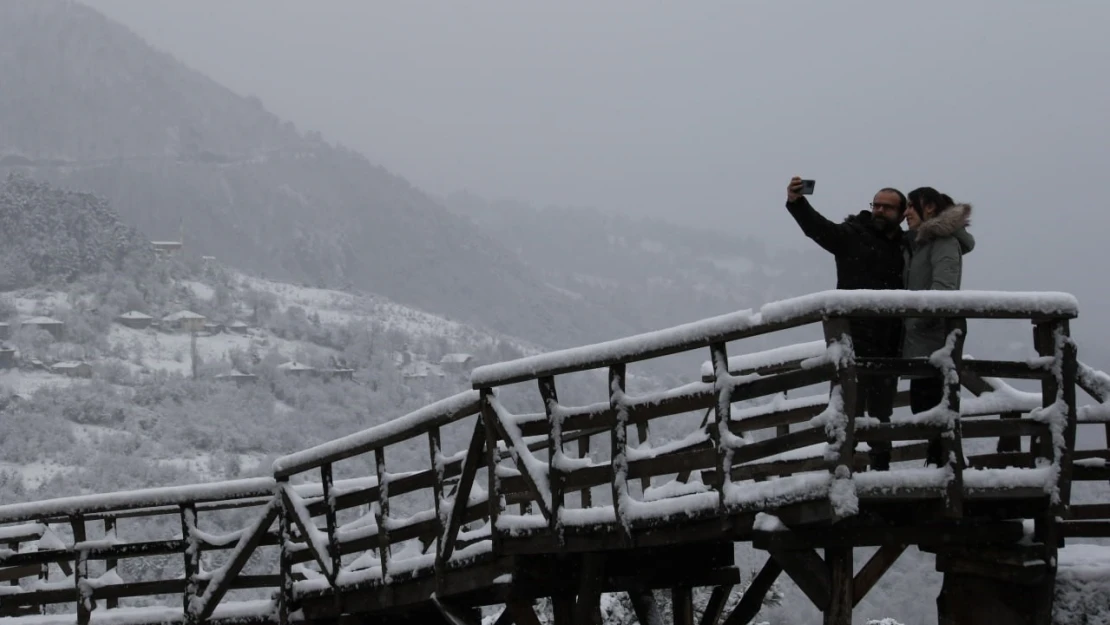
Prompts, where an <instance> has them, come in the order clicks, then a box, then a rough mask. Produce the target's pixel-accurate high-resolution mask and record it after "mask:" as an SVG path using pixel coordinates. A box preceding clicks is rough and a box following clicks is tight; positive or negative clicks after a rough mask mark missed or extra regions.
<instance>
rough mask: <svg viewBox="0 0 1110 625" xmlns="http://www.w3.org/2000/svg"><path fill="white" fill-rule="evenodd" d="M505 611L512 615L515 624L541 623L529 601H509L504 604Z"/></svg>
mask: <svg viewBox="0 0 1110 625" xmlns="http://www.w3.org/2000/svg"><path fill="white" fill-rule="evenodd" d="M505 612H506V613H507V614H509V615H511V616H512V619H513V621H514V622H515V623H516V625H541V624H540V619H539V617H537V616H536V610H535V608H533V607H532V602H531V601H523V600H518V601H510V602H508V603H506V604H505Z"/></svg>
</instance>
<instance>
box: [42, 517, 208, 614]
mask: <svg viewBox="0 0 1110 625" xmlns="http://www.w3.org/2000/svg"><path fill="white" fill-rule="evenodd" d="M192 508H193V514H194V515H195V514H196V509H197V508H196V506H195V505H194V506H193V507H192ZM103 523H104V535H105V536H115V534H116V518H115V517H112V516H107V517H104V519H103ZM117 564H119V561H118V560H117V559H116V558H107V559H106V560H104V570H105V572H108V571H114V570H116V565H117ZM43 568H44V569H46V570H48V567H45V566H44V567H43ZM107 607H108V609H109V610H114V609H115V608H118V607H119V599H117V598H116V597H111V598H109V599H108V600H107Z"/></svg>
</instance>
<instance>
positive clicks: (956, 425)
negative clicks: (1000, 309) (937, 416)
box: [941, 318, 967, 518]
mask: <svg viewBox="0 0 1110 625" xmlns="http://www.w3.org/2000/svg"><path fill="white" fill-rule="evenodd" d="M944 333H945V336H948V337H951V336H952V335H953V334H955V345H953V347H952V354H951V359H952V367H953V370H952V371H949V370H947V369H942V370H941V374H942V375H944V376H945V385H944V389H945V393H944V401H945V402H947V405H948V410H949V412H950V413H951V414H954V415H959V414H960V389H961V385H960V377H959V372H960V369H961V368H962V366H963V352H964V341H965V340H966V339H967V320H966V319H962V318H949V319H945V324H944ZM960 432H961V423H960V419H959V416H956V417H955V418H954V419H953V423H952V428H951V431H950V432H946V433H945V435H944V437H943V438H941V448H942V449H943V450H944V452H945V453H944V458H945V460H946V462H947V464H948V466H949V468H950V469H951V471H952V479H951V480H949V481H948V485H947V487H946V489H945V493H944V503H945V508H944V510H945V515H946V516H948V517H950V518H960V517H962V516H963V514H964V468H965V467H966V466H967V460H966V459H965V458H964V445H963V438H962V437H961V434H960Z"/></svg>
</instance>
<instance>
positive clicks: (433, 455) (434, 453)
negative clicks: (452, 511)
mask: <svg viewBox="0 0 1110 625" xmlns="http://www.w3.org/2000/svg"><path fill="white" fill-rule="evenodd" d="M442 453H443V446H442V443H441V440H440V435H439V428H438V427H434V428H432V429H430V430H428V458H429V459H430V460H431V465H432V499H433V501H432V505H433V506H435V511H436V537H435V546H436V563H435V570H436V587H437V588H440V587H442V584H443V559H442V558H441V557H440V556H441V554H442V552H443V534H444V528H445V527H446V525H447V524H446V523H445V522H444V518H443V515H442V510H441V507H442V500H443V462H442V461H441V460H440V458H441V456H442Z"/></svg>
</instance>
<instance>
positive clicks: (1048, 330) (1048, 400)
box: [1033, 321, 1060, 562]
mask: <svg viewBox="0 0 1110 625" xmlns="http://www.w3.org/2000/svg"><path fill="white" fill-rule="evenodd" d="M1054 326H1055V324H1054V323H1052V322H1050V321H1049V322H1036V321H1034V325H1033V347H1034V349H1036V351H1037V354H1038V355H1040V356H1050V357H1055V356H1056V333H1055V331H1054V330H1055V327H1054ZM1059 391H1060V387H1059V381H1058V380H1057V379H1056V376H1054V375H1049V376H1045V377H1044V378H1042V379H1041V405H1042V406H1043V407H1045V408H1047V407H1049V406H1051V405H1052V404H1054V403H1055V402H1056V399H1057V395H1058V393H1059ZM1040 447H1041V448H1042V449H1044V450H1045V451H1044V452H1043V453H1045V454H1046V455H1047V456H1048V459H1049V460H1050V461H1052V462H1059V460H1060V457H1059V456H1058V454H1059V450H1057V449H1056V445H1055V443H1054V441H1053V440H1052V434H1049V435H1048V437H1046V438H1043V439H1042V440H1041V441H1040ZM1033 536H1034V539H1035V540H1037V541H1039V542H1040V543H1041V545H1042V547H1043V549H1044V557H1045V561H1046V562H1052V561H1054V559H1055V557H1056V542H1057V536H1058V527H1057V524H1056V510H1054V509H1053V510H1048V511H1046V512H1044V513H1042V514H1040V515H1038V516H1037V517H1036V518H1035V519H1034V521H1033Z"/></svg>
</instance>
